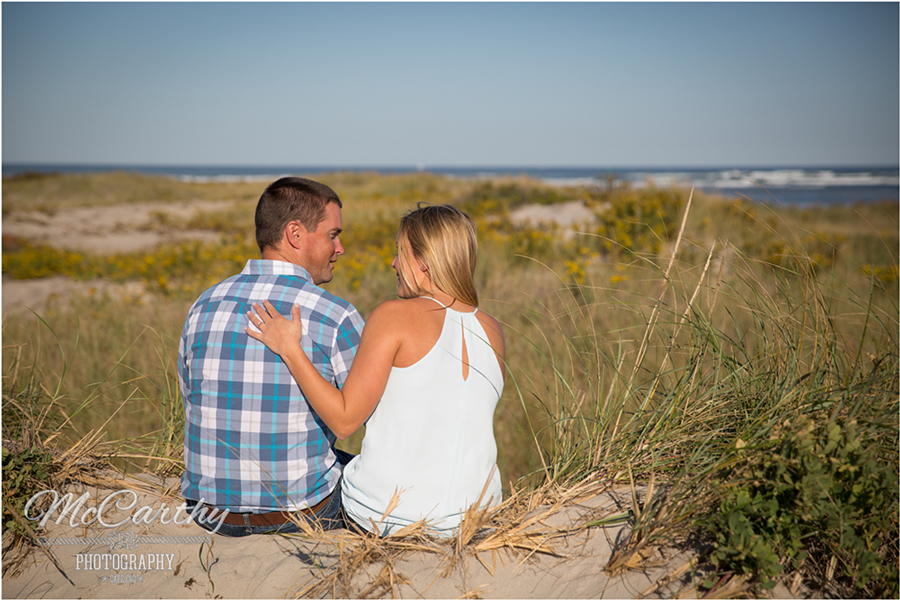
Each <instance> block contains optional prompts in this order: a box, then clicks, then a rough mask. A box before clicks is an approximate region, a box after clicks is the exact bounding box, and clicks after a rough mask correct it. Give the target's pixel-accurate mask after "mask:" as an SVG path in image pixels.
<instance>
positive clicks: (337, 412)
mask: <svg viewBox="0 0 900 600" xmlns="http://www.w3.org/2000/svg"><path fill="white" fill-rule="evenodd" d="M386 304H391V305H393V306H389V307H385V308H382V307H384V306H385V305H381V306H379V307H378V308H376V309H375V310H374V311H372V315H371V316H370V317H369V320H368V321H367V322H366V326H365V327H364V328H363V333H362V338H361V339H360V343H359V348H358V349H357V351H356V357H355V358H354V359H353V366H351V367H350V373H349V374H348V375H347V380H346V381H345V382H344V387H343V389H340V390H339V389H337V388H336V387H334V386H333V385H331V383H329V382H328V381H327V380H326V379H325V378H324V377H322V375H321V374H320V373H319V372H318V371H317V370H316V368H315V367H314V366H313V364H312V363H311V362H310V360H309V358H308V357H307V356H306V353H304V352H303V349H302V348H301V347H300V338H301V336H302V334H303V325H302V324H301V322H300V308H299V306H297V305H296V304H295V305H294V307H293V309H292V311H291V316H292V318H293V320H288V319H285V318H284V317H282V316H281V315H280V314H278V312H277V311H276V310H275V307H274V306H272V304H271V303H270V302H269V301H268V300H266V301H265V302H264V307H260V306H259V305H258V304H254V305H253V309H254V311H255V313H253V312H250V313H248V315H249V316H250V320H251V322H253V323H254V324H255V325H256V326H257V327H258V328H259V330H260V331H259V332H257V331H256V330H254V329H251V328H250V327H247V329H246V331H247V335H249V336H250V337H252V338H254V339H257V340H259V341H261V342H262V343H264V344H265V345H266V346H268V347H269V349H270V350H272V351H273V352H275V353H276V354H278V355H279V356H280V357H281V359H282V360H283V361H284V363H285V364H286V365H287V367H288V369H289V370H290V372H291V375H293V376H294V379H295V380H296V381H297V383H298V384H299V386H300V389H301V390H303V395H304V396H306V398H307V400H309V403H310V404H311V405H312V407H313V409H314V410H315V411H316V414H318V415H319V417H321V419H322V420H323V421H325V423H326V424H327V425H328V427H329V428H330V429H331V430H332V431H333V432H334V434H335V435H336V436H337V437H338V438H339V439H345V438H347V437H349V436H350V435H352V434H353V432H354V431H356V430H357V429H359V427H360V425H362V424H363V423H364V422H365V420H366V419H368V418H369V415H371V414H372V411H373V410H375V406H376V405H377V404H378V401H379V400H380V399H381V395H382V394H383V393H384V388H385V386H386V385H387V380H388V376H389V375H390V373H391V367H392V366H393V363H394V357H395V356H396V354H397V350H399V348H400V344H401V335H400V334H399V333H398V331H399V330H400V329H401V327H400V326H399V325H400V324H401V323H402V321H403V319H402V317H401V315H400V312H402V311H400V310H399V308H400V307H398V306H396V305H395V303H386Z"/></svg>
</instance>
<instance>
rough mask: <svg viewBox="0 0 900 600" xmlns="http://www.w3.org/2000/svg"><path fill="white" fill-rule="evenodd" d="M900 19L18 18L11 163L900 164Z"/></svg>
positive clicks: (289, 7) (809, 15) (69, 14)
mask: <svg viewBox="0 0 900 600" xmlns="http://www.w3.org/2000/svg"><path fill="white" fill-rule="evenodd" d="M898 16H900V15H898V4H897V3H873V4H868V3H847V4H845V3H797V4H794V3H748V4H744V3H698V4H693V3H662V4H657V3H623V4H612V3H571V4H568V3H567V4H562V3H546V4H545V3H396V4H382V3H322V4H319V3H273V4H261V3H146V4H143V3H97V4H81V3H59V4H57V3H17V2H4V3H3V6H2V28H3V31H2V34H3V40H2V42H3V45H2V51H3V55H2V57H3V58H2V60H3V62H2V68H3V73H2V77H3V78H2V103H3V111H2V119H3V121H2V132H3V145H2V152H3V156H2V157H3V162H4V163H12V162H46V163H103V164H110V163H112V164H163V165H171V164H193V165H303V166H316V165H328V166H341V165H343V166H366V165H371V166H409V165H416V164H425V165H430V166H612V167H615V166H618V167H627V166H698V167H700V166H724V165H728V166H751V165H755V166H769V165H772V166H778V165H798V166H802V165H834V166H838V165H871V164H884V165H890V164H897V162H898V160H900V157H898V144H900V138H898V135H900V134H898V131H900V123H898V114H900V63H898V53H900V50H898V49H900V38H898Z"/></svg>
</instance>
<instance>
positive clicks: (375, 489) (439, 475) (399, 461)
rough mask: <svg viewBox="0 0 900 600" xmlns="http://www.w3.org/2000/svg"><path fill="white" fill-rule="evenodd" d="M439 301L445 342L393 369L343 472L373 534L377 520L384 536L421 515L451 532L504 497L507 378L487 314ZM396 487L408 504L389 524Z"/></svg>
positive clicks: (351, 502) (346, 500)
mask: <svg viewBox="0 0 900 600" xmlns="http://www.w3.org/2000/svg"><path fill="white" fill-rule="evenodd" d="M431 299H432V300H434V298H431ZM435 302H437V303H438V304H440V305H441V306H443V307H444V308H445V309H446V310H445V316H444V325H443V329H442V331H441V335H440V337H439V338H438V340H437V342H435V344H434V346H433V347H432V348H431V350H429V351H428V353H427V354H426V355H425V356H424V357H422V359H420V360H419V361H418V362H416V363H415V364H413V365H411V366H409V367H403V368H400V367H393V368H392V369H391V374H390V377H389V378H388V382H387V387H386V388H385V390H384V394H383V395H382V397H381V400H380V402H379V403H378V406H377V407H376V408H375V411H374V412H373V413H372V416H370V417H369V420H368V421H367V422H366V436H365V438H364V439H363V442H362V449H361V450H360V454H359V456H357V457H356V458H354V459H353V460H352V461H350V463H349V464H348V465H347V466H346V467H345V468H344V478H343V482H342V484H341V485H342V488H341V492H342V495H343V506H344V510H345V511H346V512H347V514H349V515H350V516H351V517H352V518H353V520H354V521H356V522H357V523H359V524H360V525H362V526H363V527H365V528H366V529H368V530H373V526H372V523H371V522H370V519H371V520H372V521H374V522H375V526H376V527H377V531H378V533H380V534H381V535H390V534H391V533H393V532H396V531H398V530H399V529H401V528H403V527H405V526H406V525H410V524H412V523H415V522H416V521H419V520H420V519H427V520H428V521H429V524H430V525H431V526H432V528H433V529H434V532H435V533H438V534H441V535H452V534H453V530H454V529H455V528H456V527H457V526H458V525H459V523H460V520H461V518H462V516H463V514H464V513H465V511H466V509H467V508H468V507H469V506H470V505H471V504H472V503H474V502H475V501H477V500H478V498H479V496H480V495H481V492H482V490H484V492H485V493H484V498H483V500H482V506H485V505H489V504H490V505H496V504H499V502H500V500H501V491H500V483H501V480H500V474H499V472H498V471H497V467H496V462H497V444H496V442H495V441H494V428H493V421H494V408H495V407H496V406H497V401H498V400H499V399H500V394H501V393H502V391H503V372H502V371H501V368H500V364H499V363H498V361H497V356H496V355H495V354H494V350H493V349H492V348H491V346H490V342H489V341H488V337H487V334H486V333H485V331H484V328H483V327H482V326H481V323H480V322H479V321H478V318H477V317H476V316H475V315H476V313H477V311H478V309H477V308H476V309H475V311H473V312H469V313H463V312H459V311H456V310H453V309H452V308H449V307H447V306H444V305H443V304H442V303H441V302H438V301H437V300H435ZM463 344H465V347H466V354H467V358H468V362H469V371H468V377H466V378H464V377H463V362H462V357H463V352H462V350H463ZM395 491H397V492H398V493H399V504H397V506H396V508H394V509H393V510H392V511H391V513H390V514H389V515H387V516H385V517H384V519H383V521H382V517H383V515H384V512H385V510H386V509H387V507H388V505H389V503H390V502H391V498H392V496H393V495H394V492H395Z"/></svg>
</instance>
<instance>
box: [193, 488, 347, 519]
mask: <svg viewBox="0 0 900 600" xmlns="http://www.w3.org/2000/svg"><path fill="white" fill-rule="evenodd" d="M330 499H331V496H330V495H329V496H327V497H326V498H325V499H324V500H322V501H321V502H319V503H318V504H316V505H315V506H310V507H309V508H304V509H302V510H298V511H297V512H286V511H275V512H268V513H233V512H230V513H228V514H227V515H225V518H224V519H223V522H224V523H228V524H229V525H250V526H252V527H259V526H264V525H283V524H285V523H288V522H290V520H291V515H296V514H302V515H308V516H312V515H315V514H316V513H317V512H319V511H320V510H322V507H323V506H325V505H326V504H328V501H329V500H330ZM207 518H208V519H215V520H218V519H219V518H220V516H219V511H218V510H214V511H211V513H210V516H209V517H207Z"/></svg>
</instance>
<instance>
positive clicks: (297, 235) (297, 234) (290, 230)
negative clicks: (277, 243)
mask: <svg viewBox="0 0 900 600" xmlns="http://www.w3.org/2000/svg"><path fill="white" fill-rule="evenodd" d="M284 235H285V242H286V243H287V244H288V245H290V246H291V247H293V248H299V247H300V242H301V240H302V239H303V236H305V235H306V228H305V227H304V226H303V224H302V223H300V222H299V221H291V222H290V223H288V224H287V227H285V228H284Z"/></svg>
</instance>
